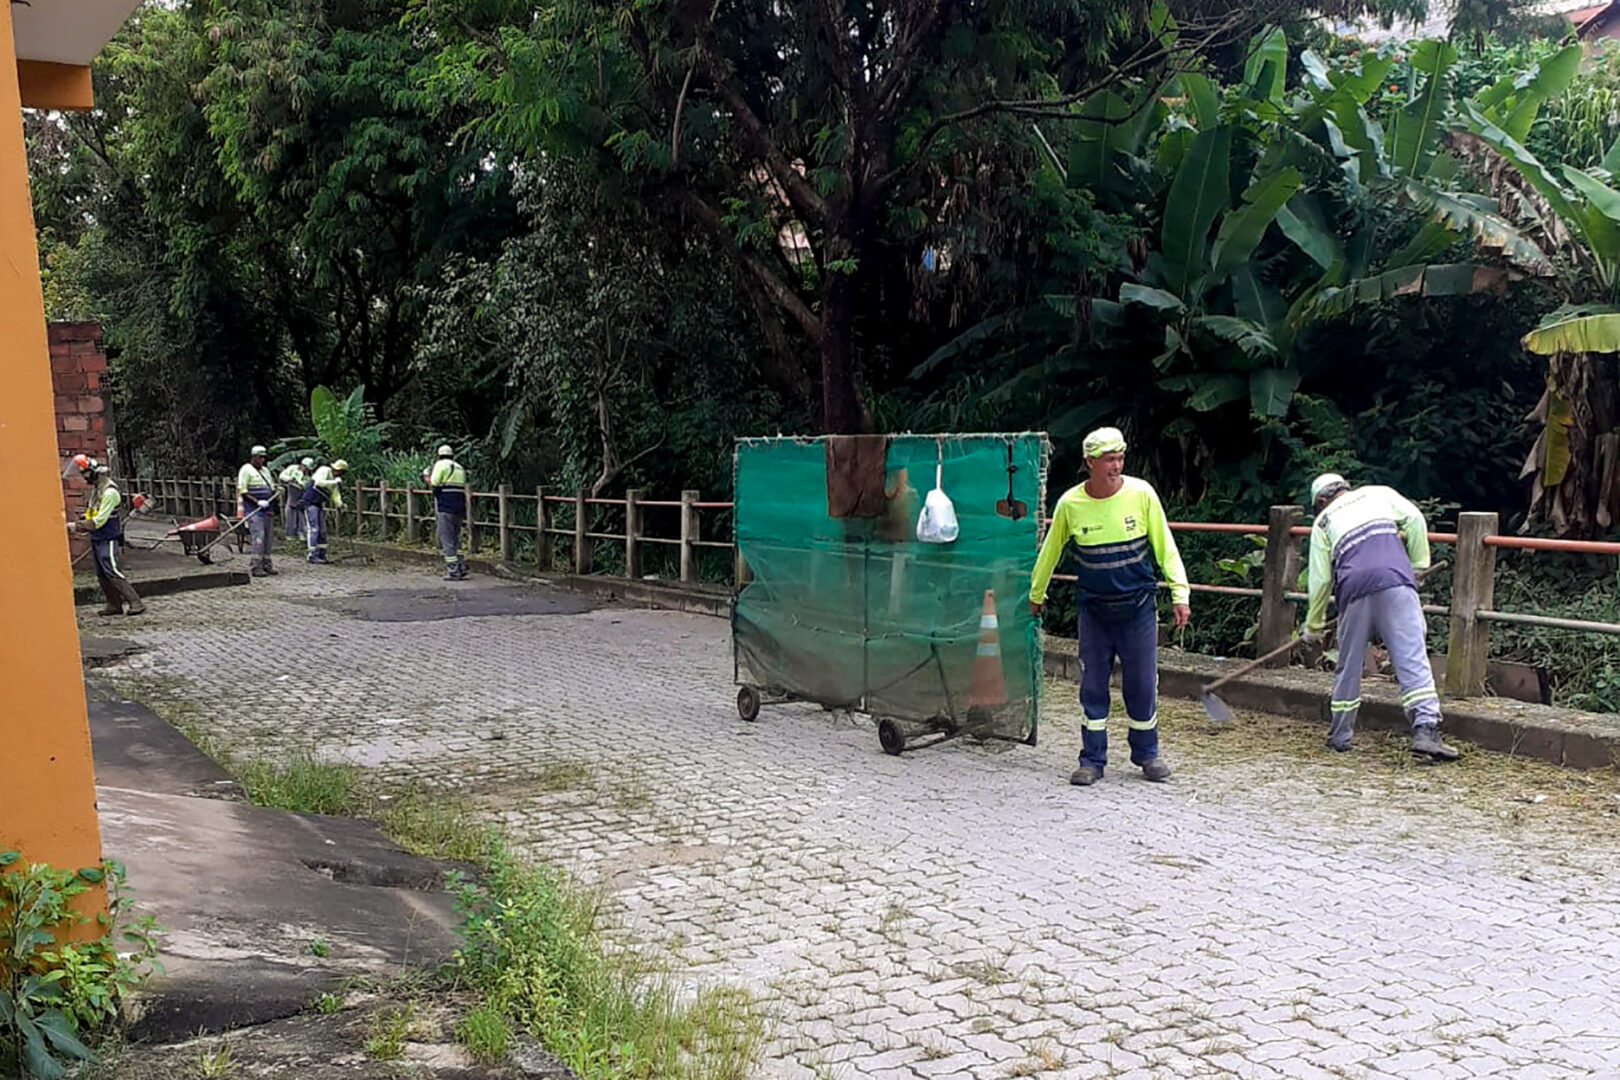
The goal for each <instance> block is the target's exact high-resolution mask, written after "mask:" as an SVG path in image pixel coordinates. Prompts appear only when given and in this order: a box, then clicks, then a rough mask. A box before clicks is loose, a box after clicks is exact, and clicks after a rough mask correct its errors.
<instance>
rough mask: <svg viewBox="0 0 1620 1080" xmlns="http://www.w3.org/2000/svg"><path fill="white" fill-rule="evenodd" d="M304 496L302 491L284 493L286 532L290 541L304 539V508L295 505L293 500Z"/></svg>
mask: <svg viewBox="0 0 1620 1080" xmlns="http://www.w3.org/2000/svg"><path fill="white" fill-rule="evenodd" d="M302 494H303V492H301V491H293V490H288V491H285V492H283V493H282V502H283V508H282V512H283V513H284V514H285V515H286V517H285V520H286V531H287V539H289V540H302V539H303V538H304V508H303V507H301V506H294V505H293V499H294V498H295V497H297V496H299V495H302Z"/></svg>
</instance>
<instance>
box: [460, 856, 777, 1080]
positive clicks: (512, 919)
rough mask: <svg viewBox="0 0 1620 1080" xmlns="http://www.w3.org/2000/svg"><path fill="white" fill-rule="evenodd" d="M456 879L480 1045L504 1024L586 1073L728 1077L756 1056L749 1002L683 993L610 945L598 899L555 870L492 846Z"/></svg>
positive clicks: (594, 1078)
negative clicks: (476, 874)
mask: <svg viewBox="0 0 1620 1080" xmlns="http://www.w3.org/2000/svg"><path fill="white" fill-rule="evenodd" d="M454 887H455V888H456V891H457V904H458V909H459V911H460V912H461V915H462V920H463V921H462V925H461V927H460V932H461V934H462V937H463V939H464V944H463V946H462V948H461V949H460V951H459V952H458V954H457V970H458V972H459V974H460V977H461V978H462V979H464V980H465V981H466V982H467V984H468V985H469V986H471V987H472V988H473V989H474V990H476V991H478V993H479V994H480V995H481V996H482V998H483V1005H482V1009H481V1013H482V1015H483V1017H484V1018H485V1020H483V1021H481V1022H480V1026H481V1028H483V1029H484V1030H482V1031H481V1033H480V1036H479V1037H480V1038H481V1039H484V1040H486V1043H487V1040H488V1039H489V1038H490V1037H491V1036H492V1035H493V1034H494V1033H495V1032H496V1031H497V1030H504V1029H505V1028H506V1025H507V1024H510V1026H511V1028H515V1029H517V1030H521V1031H523V1032H526V1033H527V1034H529V1035H531V1036H533V1037H535V1038H537V1039H539V1041H540V1042H541V1043H543V1044H544V1045H545V1046H546V1048H547V1049H549V1050H551V1051H552V1052H553V1053H555V1054H556V1055H557V1056H558V1057H559V1058H561V1059H562V1060H563V1062H564V1063H565V1064H566V1065H568V1066H569V1068H571V1069H573V1070H574V1072H575V1073H577V1074H578V1075H579V1076H580V1077H582V1078H583V1080H599V1078H600V1080H606V1078H610V1077H611V1078H632V1080H634V1078H646V1080H651V1078H654V1077H660V1078H661V1077H670V1078H679V1077H689V1078H693V1080H697V1078H713V1080H729V1078H734V1077H739V1076H744V1075H747V1074H748V1071H749V1070H750V1068H751V1067H752V1066H753V1065H754V1064H755V1063H756V1062H757V1061H758V1058H759V1054H760V1052H761V1050H762V1049H763V1043H764V1026H763V1022H762V1019H761V1017H760V1016H759V1013H758V1010H757V1007H756V1006H755V1005H754V1004H753V1003H752V1002H751V1001H749V1000H748V999H747V998H746V997H744V996H742V995H739V994H736V993H734V992H726V991H721V990H716V989H705V990H701V991H699V992H698V993H697V994H696V995H691V994H689V993H686V992H683V991H680V990H677V988H676V986H675V985H674V984H673V983H672V982H671V981H669V980H668V979H666V978H664V977H663V976H662V975H661V974H660V973H659V972H658V971H656V970H655V969H652V968H650V967H648V966H647V965H646V964H645V963H643V962H639V961H638V959H637V956H636V954H634V953H629V952H609V951H608V950H607V948H606V947H605V946H604V943H603V942H602V940H601V937H600V934H599V930H598V920H599V913H598V907H597V902H596V900H595V898H594V897H592V896H591V895H590V894H587V893H584V892H582V891H580V890H579V888H578V887H577V886H575V885H574V884H573V883H571V882H570V881H568V880H567V879H566V878H565V877H564V876H563V875H561V874H560V873H558V872H556V871H544V870H536V869H533V868H530V867H526V866H524V865H522V864H521V863H519V862H517V861H516V860H515V859H514V858H513V856H512V855H511V854H510V853H508V852H507V851H505V850H504V849H503V848H497V849H496V850H495V851H494V852H493V853H492V855H491V858H490V862H489V867H488V870H487V872H486V874H485V876H484V878H483V880H482V882H480V883H477V884H475V883H472V882H468V881H465V880H457V881H455V882H454ZM497 1020H498V1021H500V1023H501V1028H500V1029H497V1027H496V1021H497ZM462 1030H463V1034H462V1036H461V1037H462V1038H463V1041H467V1037H468V1036H467V1034H466V1032H467V1031H468V1028H467V1027H466V1025H463V1029H462ZM469 1045H471V1044H470V1043H469Z"/></svg>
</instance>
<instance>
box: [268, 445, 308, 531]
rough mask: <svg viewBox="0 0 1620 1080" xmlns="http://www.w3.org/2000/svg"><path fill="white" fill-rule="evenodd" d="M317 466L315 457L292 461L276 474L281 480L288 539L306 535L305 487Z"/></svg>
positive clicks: (282, 506)
mask: <svg viewBox="0 0 1620 1080" xmlns="http://www.w3.org/2000/svg"><path fill="white" fill-rule="evenodd" d="M314 468H315V459H314V458H305V459H304V460H302V461H294V462H290V463H289V464H288V465H287V467H286V468H285V469H282V470H281V472H280V473H279V474H278V475H277V476H276V479H277V480H280V481H281V500H282V505H281V510H282V513H283V515H284V520H285V522H286V531H287V539H289V540H292V539H298V538H302V537H303V535H304V505H303V503H304V488H305V487H306V486H308V484H309V475H310V472H311V471H312V470H313V469H314Z"/></svg>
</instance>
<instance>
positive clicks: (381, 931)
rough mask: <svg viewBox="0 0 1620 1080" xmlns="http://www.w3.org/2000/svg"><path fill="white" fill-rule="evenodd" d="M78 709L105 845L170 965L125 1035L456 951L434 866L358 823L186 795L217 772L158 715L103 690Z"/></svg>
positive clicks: (210, 1018)
mask: <svg viewBox="0 0 1620 1080" xmlns="http://www.w3.org/2000/svg"><path fill="white" fill-rule="evenodd" d="M91 717H92V720H91V723H92V742H93V746H94V749H95V756H96V765H97V771H98V780H99V781H100V782H99V784H98V787H97V800H98V806H99V809H100V812H101V828H102V842H103V849H104V850H105V852H106V853H107V855H108V857H109V858H113V859H117V860H118V861H120V862H122V863H123V864H124V865H125V867H126V868H127V870H128V873H129V885H130V888H131V890H132V894H133V896H134V897H135V898H136V902H137V905H138V909H139V911H140V912H141V913H142V914H147V915H151V916H153V917H154V918H155V919H156V920H157V921H158V923H159V925H160V926H162V928H163V931H164V934H163V938H162V960H163V963H164V965H165V967H166V968H167V973H166V974H165V975H163V976H160V977H159V978H157V979H156V980H154V982H153V983H151V984H150V985H149V987H148V988H147V990H146V991H145V992H143V994H142V1004H141V1015H140V1018H139V1020H138V1021H137V1022H136V1024H135V1026H134V1029H133V1031H132V1035H133V1037H134V1038H136V1039H138V1040H148V1041H157V1042H164V1041H174V1040H178V1039H182V1038H188V1037H191V1036H193V1035H195V1034H197V1033H198V1032H199V1031H226V1030H230V1029H232V1028H236V1027H242V1026H244V1025H248V1024H259V1023H264V1022H266V1021H270V1020H277V1019H281V1018H284V1017H288V1016H292V1015H295V1014H297V1013H300V1012H302V1011H304V1010H305V1009H307V1008H309V1006H310V1005H311V1003H312V1002H314V1000H315V999H316V998H317V997H318V996H319V995H320V994H322V993H323V992H326V991H329V990H331V989H333V988H334V987H335V986H337V985H339V984H340V983H341V982H343V980H344V979H346V978H347V977H349V976H351V975H355V974H361V973H367V974H372V975H385V974H392V973H395V972H397V971H398V970H399V969H400V968H401V967H403V966H405V965H414V964H434V963H437V962H440V961H443V960H445V959H446V958H448V957H449V956H450V955H451V953H452V952H453V951H454V949H455V946H456V943H457V938H456V937H455V935H454V933H453V928H454V925H455V916H454V912H453V910H452V903H451V897H450V896H449V894H448V893H446V892H445V891H444V887H443V883H444V871H445V867H444V866H442V865H441V864H438V863H435V862H433V861H431V860H428V859H422V858H419V857H417V856H414V855H410V854H408V853H406V852H403V851H400V850H399V849H398V847H397V846H396V845H394V844H393V843H391V842H390V841H388V840H387V839H386V838H385V837H383V836H382V835H381V834H380V833H379V832H378V831H377V830H376V828H375V827H374V826H372V825H370V824H369V823H366V822H363V821H356V820H353V819H349V818H334V817H324V816H321V815H315V814H295V813H288V812H286V811H281V810H268V809H264V808H261V807H256V806H250V805H247V804H245V803H242V802H234V801H227V800H222V799H220V798H217V797H198V796H199V794H203V795H216V794H217V793H218V790H219V789H222V788H224V786H225V785H224V783H223V780H224V779H227V778H225V777H224V774H223V772H222V770H220V769H219V768H218V766H216V765H214V764H213V763H212V762H209V761H208V760H207V758H206V757H204V756H203V755H202V754H201V753H200V752H199V751H197V750H196V749H195V747H192V746H191V744H190V743H189V742H186V741H185V740H184V739H183V738H180V739H177V738H176V737H175V736H176V735H177V733H175V732H173V729H172V728H169V726H168V725H167V724H165V723H164V722H163V721H162V720H160V719H158V718H157V717H156V716H154V715H152V713H151V712H149V711H148V710H146V709H144V708H141V707H140V706H136V705H132V704H127V703H124V704H119V703H109V702H104V701H94V702H92V704H91ZM123 785H130V786H123ZM316 941H322V942H324V943H325V951H326V952H327V955H326V956H325V957H318V956H316V955H315V952H314V951H312V948H311V945H312V943H313V942H316Z"/></svg>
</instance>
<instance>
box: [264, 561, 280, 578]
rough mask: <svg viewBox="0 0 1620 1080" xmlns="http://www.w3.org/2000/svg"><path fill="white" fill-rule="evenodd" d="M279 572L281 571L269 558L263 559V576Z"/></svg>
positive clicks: (272, 575) (271, 575) (270, 575)
mask: <svg viewBox="0 0 1620 1080" xmlns="http://www.w3.org/2000/svg"><path fill="white" fill-rule="evenodd" d="M279 573H281V571H280V570H277V569H276V568H275V567H274V566H272V565H271V563H270V560H269V559H266V560H264V575H265V577H275V576H276V575H277V574H279Z"/></svg>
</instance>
